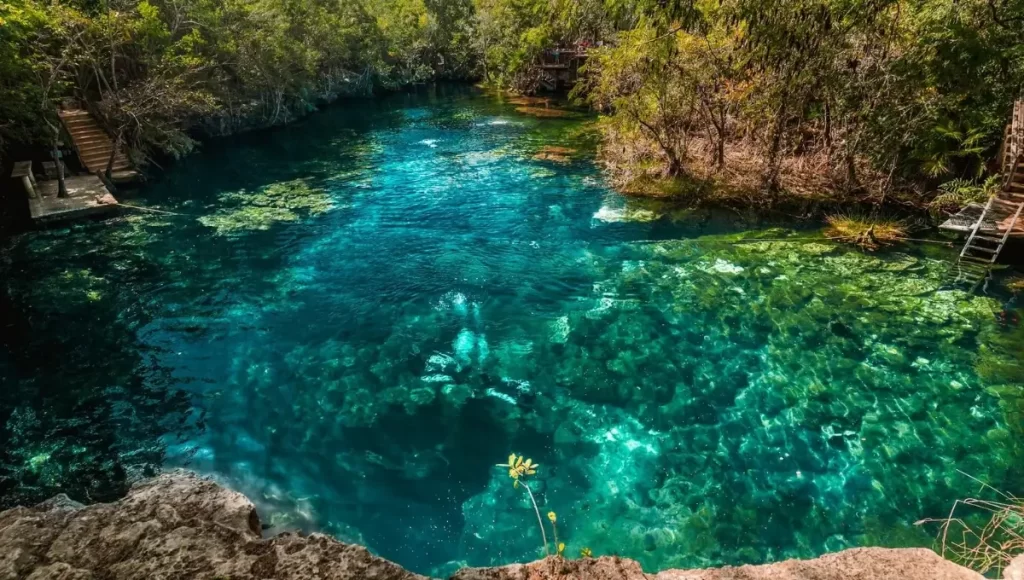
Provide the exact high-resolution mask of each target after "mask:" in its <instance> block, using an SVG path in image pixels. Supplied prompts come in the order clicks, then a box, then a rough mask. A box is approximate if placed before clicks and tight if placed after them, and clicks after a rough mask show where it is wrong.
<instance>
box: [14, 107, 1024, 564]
mask: <svg viewBox="0 0 1024 580" xmlns="http://www.w3.org/2000/svg"><path fill="white" fill-rule="evenodd" d="M514 109H515V107H514V106H512V105H508V104H503V103H501V102H499V101H497V100H495V99H493V98H489V97H484V96H481V95H477V94H473V93H469V92H466V91H459V90H448V91H441V92H440V93H437V92H434V93H429V94H422V95H419V96H409V95H399V96H395V97H391V98H387V99H382V100H380V101H377V102H356V103H345V104H341V105H338V106H335V107H332V108H330V109H329V110H327V111H324V112H322V113H319V114H316V115H314V116H312V117H309V118H308V119H306V120H305V121H303V122H301V123H298V124H296V125H294V126H290V127H287V128H284V129H281V130H277V131H273V132H266V133H260V134H254V135H248V136H243V137H240V138H237V139H229V140H222V141H215V142H211V143H208V144H207V145H206V146H205V147H204V151H203V152H201V153H200V154H198V155H195V156H193V157H190V158H188V159H187V160H184V161H182V162H180V163H178V164H176V165H175V166H174V167H173V168H171V169H170V170H169V171H168V172H167V173H166V174H164V175H163V176H162V177H160V178H158V179H157V180H155V181H154V182H151V183H149V184H147V185H145V186H144V187H143V188H142V189H141V190H140V191H139V192H138V193H137V194H136V195H134V196H132V197H131V199H129V200H128V202H129V203H133V204H135V205H140V206H149V207H154V208H159V209H162V210H166V211H169V212H174V213H175V214H178V215H168V214H156V213H143V212H126V213H124V214H123V215H122V216H121V217H115V218H112V219H108V220H104V221H101V222H80V223H76V224H74V225H71V226H65V227H59V228H53V229H48V230H43V231H35V232H30V233H25V234H22V235H19V236H18V237H16V238H14V239H13V240H10V241H9V243H8V244H7V246H6V250H5V251H4V254H3V256H4V261H3V266H2V271H0V274H2V275H3V277H4V278H3V279H4V281H5V288H6V300H7V301H8V302H7V304H6V305H5V310H6V312H8V313H9V315H7V314H5V322H4V324H3V327H4V328H3V329H2V333H3V337H4V341H5V344H6V345H7V346H6V349H5V350H0V380H3V385H2V389H0V428H2V429H0V442H2V445H0V504H2V505H3V506H10V505H14V504H18V503H32V502H35V501H40V500H42V499H45V498H47V497H49V496H51V495H53V494H54V493H58V492H66V493H68V494H70V495H71V496H72V497H73V498H75V499H79V500H83V501H109V500H111V499H114V498H116V497H118V495H119V494H122V493H123V492H124V490H125V489H126V486H127V485H129V484H130V483H131V482H132V481H135V480H137V479H139V478H142V477H146V476H148V475H151V474H153V473H155V472H157V471H158V470H159V469H161V468H171V467H177V466H184V467H188V468H190V469H194V470H198V471H200V472H202V473H206V474H210V475H213V476H215V477H217V478H218V479H219V480H221V481H223V482H224V483H226V484H227V485H229V486H231V487H233V488H236V489H238V490H240V491H243V492H245V493H246V494H248V495H249V497H250V498H252V499H253V501H254V502H255V503H256V504H257V505H258V506H259V508H260V511H261V514H262V517H263V520H264V523H265V524H267V525H268V526H270V528H271V529H270V530H268V533H273V532H276V531H281V530H286V529H295V528H300V529H303V530H321V531H326V532H329V533H331V534H334V535H335V536H336V537H338V538H339V539H342V540H346V541H355V542H359V543H362V544H365V545H367V546H369V547H370V548H371V549H372V550H374V551H375V552H377V553H379V554H381V555H383V556H385V557H388V558H390V559H393V560H395V561H397V562H399V563H401V564H403V565H405V566H407V567H409V568H411V569H413V570H416V571H419V572H423V573H433V574H438V575H439V574H442V573H444V572H445V571H449V570H450V569H451V568H453V567H454V566H457V565H460V564H462V563H468V564H471V565H482V564H491V563H507V562H511V561H516V560H527V559H532V558H535V557H537V556H538V555H539V553H540V552H539V549H540V537H539V532H538V530H537V526H536V521H535V517H534V515H533V513H532V510H531V508H530V507H529V503H528V499H527V497H526V495H525V494H524V493H523V490H522V489H514V488H513V486H512V485H511V483H512V482H511V480H510V479H509V478H508V475H507V470H504V471H503V470H501V469H498V468H496V467H495V464H497V463H501V462H503V461H505V460H506V458H507V456H508V454H509V453H511V452H513V451H514V452H517V453H522V454H525V455H526V456H528V457H531V458H533V459H534V460H535V461H537V462H539V463H540V464H541V468H540V470H539V473H538V474H537V476H536V479H535V480H534V481H533V483H532V486H533V490H534V492H535V493H536V495H537V499H538V502H539V503H540V504H541V506H540V508H541V510H542V511H544V512H546V511H549V510H553V511H556V512H557V513H558V515H559V537H560V539H561V540H563V541H565V542H566V543H567V544H568V548H567V553H569V554H576V553H577V552H578V551H579V549H580V548H582V547H584V546H587V547H590V548H591V549H592V550H593V552H594V553H595V554H611V553H614V554H618V555H621V556H628V557H631V558H635V559H637V560H639V561H640V562H641V563H642V564H643V565H644V566H645V568H646V569H648V570H656V569H662V568H667V567H678V566H703V565H714V564H723V563H756V562H764V561H772V560H779V559H783V558H787V557H794V556H812V555H817V554H820V553H823V552H827V551H832V550H837V549H841V548H844V547H849V546H856V545H868V544H870V545H892V546H898V545H930V544H931V540H932V537H933V533H934V529H927V528H926V529H921V528H915V527H913V526H911V525H910V524H911V523H912V522H914V521H916V520H918V519H921V518H925V517H933V516H941V515H943V514H945V513H946V512H948V509H949V506H950V503H951V502H952V501H953V500H954V499H955V498H958V497H963V496H966V495H968V494H970V493H972V492H974V491H975V486H974V485H973V484H971V482H970V481H969V480H968V479H967V478H966V477H965V476H963V475H961V474H960V473H958V471H957V470H962V471H963V472H966V473H969V474H971V475H973V476H975V477H978V478H980V479H982V480H985V481H988V482H990V483H992V484H993V485H995V486H996V487H999V488H1002V489H1006V490H1007V491H1020V482H1021V481H1022V480H1021V475H1022V473H1021V471H1022V470H1021V466H1022V463H1021V450H1022V448H1024V444H1022V439H1021V434H1022V426H1024V421H1022V419H1021V416H1022V414H1021V409H1024V404H1022V402H1021V399H1020V395H1019V392H1020V387H1021V386H1022V383H1021V372H1020V368H1019V366H1018V365H1019V362H1018V361H1019V360H1020V358H1019V356H1020V354H1021V352H1022V350H1024V334H1022V332H1021V330H1020V327H1019V326H1018V325H1017V324H1016V316H1017V314H1016V312H1015V311H1014V310H1012V307H1010V308H1011V309H1010V310H1004V308H1007V306H1006V305H1005V304H1004V303H1003V300H1002V299H996V298H990V297H984V296H971V295H968V294H965V293H963V292H961V291H958V290H950V289H945V288H944V286H943V284H944V281H945V279H946V269H947V267H948V263H949V261H950V260H951V258H952V256H953V254H952V252H953V250H950V249H946V248H943V247H941V246H934V245H907V246H901V247H898V248H895V249H892V250H888V251H885V252H882V253H877V254H864V253H861V252H859V251H855V250H851V249H849V248H846V247H841V246H837V245H834V244H831V243H829V242H827V241H826V240H824V239H821V236H820V233H819V232H817V231H816V230H813V229H807V226H803V228H802V229H800V230H794V229H792V227H793V226H792V225H790V224H785V223H781V222H780V223H770V222H761V223H756V222H750V221H744V220H741V219H739V218H737V217H736V216H735V215H732V214H728V213H723V214H716V213H713V212H711V213H709V212H698V211H693V212H675V213H671V214H665V213H664V211H663V210H661V209H658V208H652V207H651V206H649V205H648V206H641V205H637V203H636V202H630V201H627V200H625V199H623V198H621V197H619V196H617V195H616V194H614V193H613V192H612V191H610V190H609V189H608V187H607V185H606V184H605V182H604V181H603V179H602V176H601V174H600V171H599V170H598V168H597V167H596V165H595V164H594V162H593V148H594V146H595V141H594V136H593V133H592V130H591V129H590V128H588V127H589V120H587V119H572V120H563V119H545V120H539V119H534V118H532V117H529V116H525V115H521V114H519V113H516V112H515V110H514ZM544 146H561V147H571V148H575V149H578V150H579V153H578V154H576V155H575V156H574V157H573V158H572V160H571V161H570V162H569V163H558V162H553V161H548V160H538V159H534V158H533V156H534V155H535V154H536V153H537V152H538V151H539V150H540V149H541V148H542V147H544ZM754 239H771V240H783V241H750V240H754ZM549 534H550V531H549Z"/></svg>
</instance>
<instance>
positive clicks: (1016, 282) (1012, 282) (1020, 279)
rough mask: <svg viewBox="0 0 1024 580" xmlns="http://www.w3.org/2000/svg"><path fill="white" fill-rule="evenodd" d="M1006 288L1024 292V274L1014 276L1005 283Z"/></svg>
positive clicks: (1016, 292) (1011, 290)
mask: <svg viewBox="0 0 1024 580" xmlns="http://www.w3.org/2000/svg"><path fill="white" fill-rule="evenodd" d="M1004 284H1005V285H1006V289H1007V290H1009V291H1010V292H1013V293H1014V294H1019V293H1021V292H1024V276H1014V277H1012V278H1010V279H1008V280H1007V281H1006V282H1005V283H1004Z"/></svg>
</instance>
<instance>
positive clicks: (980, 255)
mask: <svg viewBox="0 0 1024 580" xmlns="http://www.w3.org/2000/svg"><path fill="white" fill-rule="evenodd" d="M1022 211H1024V202H1012V201H1006V200H1003V199H999V198H998V197H996V196H992V197H990V198H989V200H988V203H986V204H985V209H983V210H982V212H981V215H980V216H978V221H977V222H975V223H974V227H973V228H971V234H970V236H968V237H967V242H966V243H965V244H964V247H963V249H962V250H960V256H959V258H957V262H956V268H957V272H956V281H957V282H964V283H966V284H968V285H970V286H971V291H974V289H976V288H977V287H978V285H979V284H981V283H982V282H983V281H985V280H986V279H987V278H988V277H989V274H990V273H991V269H992V265H993V264H995V263H996V260H998V259H999V254H1000V252H1002V251H1003V248H1004V247H1006V241H1007V240H1008V239H1009V238H1010V233H1012V232H1013V229H1014V227H1016V225H1017V220H1018V219H1020V214H1021V212H1022ZM1010 212H1012V217H1011V218H1010V220H1009V221H1008V223H1007V227H1006V230H1005V231H1004V232H1003V234H1002V235H1001V236H1000V235H998V234H997V235H989V234H986V233H982V230H981V227H982V224H984V223H985V220H986V218H988V217H989V216H990V215H992V214H1004V215H1007V216H1009V215H1010ZM993 219H994V220H998V219H999V218H993ZM995 226H996V231H997V232H998V231H999V230H1000V229H1002V228H999V222H998V221H996V222H995Z"/></svg>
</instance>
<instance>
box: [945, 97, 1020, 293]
mask: <svg viewBox="0 0 1024 580" xmlns="http://www.w3.org/2000/svg"><path fill="white" fill-rule="evenodd" d="M1001 157H1002V159H1001V162H1002V163H1001V165H1002V170H1003V174H1004V175H1005V176H1006V178H1005V180H1004V181H1003V187H1002V189H1001V190H1000V191H999V193H998V194H996V195H994V196H992V197H990V198H989V200H988V203H986V204H985V207H984V209H982V211H981V214H980V215H979V216H978V220H977V221H976V222H975V223H974V226H973V227H972V228H971V230H970V233H969V234H968V236H967V242H965V243H964V247H963V249H962V250H961V251H960V256H959V258H957V262H956V265H955V266H954V273H955V280H954V282H956V283H965V284H968V285H970V286H971V290H972V291H973V290H974V289H975V288H977V287H978V285H979V284H981V283H982V282H983V281H986V280H987V279H988V278H989V275H990V273H991V270H992V266H993V265H994V264H995V263H996V261H997V260H998V259H999V254H1000V252H1002V251H1003V248H1004V247H1005V246H1006V241H1007V240H1009V239H1010V235H1011V234H1016V235H1024V223H1022V222H1021V220H1020V217H1021V213H1022V210H1024V100H1018V101H1017V102H1015V103H1014V105H1013V117H1012V118H1011V120H1010V125H1009V126H1007V130H1006V139H1005V140H1004V142H1003V149H1002V153H1001Z"/></svg>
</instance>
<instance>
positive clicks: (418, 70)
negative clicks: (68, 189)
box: [0, 0, 476, 158]
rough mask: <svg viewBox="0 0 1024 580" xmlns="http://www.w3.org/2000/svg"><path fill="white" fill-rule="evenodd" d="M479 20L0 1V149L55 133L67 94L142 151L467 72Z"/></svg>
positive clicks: (464, 5) (218, 0) (346, 4)
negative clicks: (51, 127)
mask: <svg viewBox="0 0 1024 580" xmlns="http://www.w3.org/2000/svg"><path fill="white" fill-rule="evenodd" d="M473 22H474V20H473V5H472V3H471V1H470V0H455V1H441V0H356V1H350V0H309V1H303V2H298V1H295V0H182V1H177V0H175V1H170V0H143V1H142V2H134V1H132V0H116V1H114V2H111V3H104V4H92V3H89V4H87V5H84V6H83V7H78V6H76V5H72V4H69V3H67V2H63V1H58V2H49V1H48V0H15V1H14V2H12V3H0V24H2V25H0V79H2V80H0V119H4V121H2V122H0V152H2V148H3V145H4V144H5V143H10V142H17V143H23V144H27V143H30V142H33V141H42V140H43V139H44V138H47V137H49V135H50V134H49V133H46V132H45V131H42V130H41V128H45V127H46V124H45V123H43V119H44V118H47V119H50V120H51V121H52V120H53V119H52V117H53V113H54V110H55V108H56V105H57V103H58V102H59V101H60V100H61V99H63V98H67V97H74V98H77V99H80V100H85V101H88V102H90V103H93V104H94V105H95V107H94V108H95V109H97V110H98V112H99V113H100V114H101V117H102V119H101V120H102V121H103V122H104V124H105V125H106V126H107V129H108V130H109V131H110V132H111V133H112V134H114V135H115V137H117V138H118V139H119V140H121V141H122V142H123V143H127V144H128V145H130V148H131V149H132V150H133V151H134V152H135V153H137V154H138V156H139V157H141V158H145V157H147V156H148V155H149V154H150V152H152V151H159V152H162V153H170V154H174V155H181V154H184V153H187V152H188V151H189V150H190V149H191V147H192V145H193V141H192V138H191V137H190V135H191V134H194V133H195V132H196V131H200V132H207V133H224V132H233V131H237V130H242V129H246V128H250V127H256V126H265V125H274V124H279V123H284V122H287V121H290V120H292V119H294V118H296V117H297V116H299V115H302V114H304V113H306V112H308V111H309V110H311V109H313V108H315V107H316V106H317V105H318V104H320V103H321V102H323V101H329V100H332V99H334V98H336V97H338V96H340V95H346V94H367V93H369V92H371V91H373V90H374V89H376V88H385V89H387V88H395V87H399V86H402V85H405V84H409V83H415V82H421V81H426V80H431V79H435V78H469V77H472V76H473V75H474V73H475V70H476V57H475V53H474V48H473V45H472V35H473Z"/></svg>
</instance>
